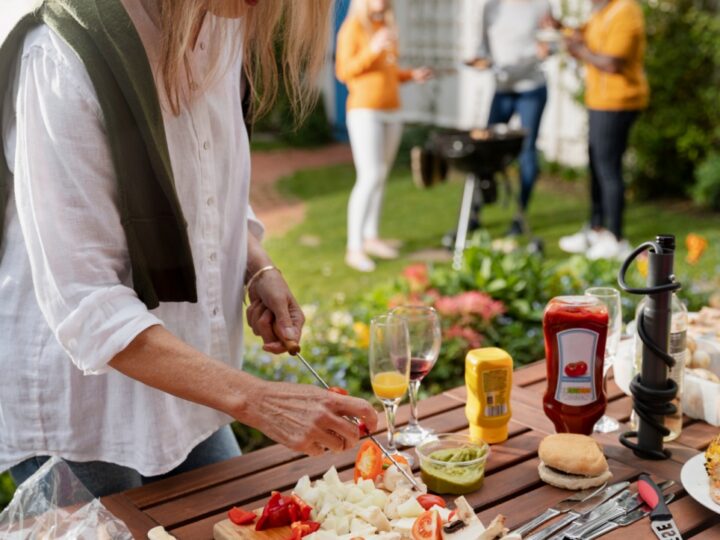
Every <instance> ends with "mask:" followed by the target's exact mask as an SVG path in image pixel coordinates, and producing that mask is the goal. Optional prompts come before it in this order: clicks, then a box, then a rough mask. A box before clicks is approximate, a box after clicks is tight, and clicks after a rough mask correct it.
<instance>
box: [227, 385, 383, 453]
mask: <svg viewBox="0 0 720 540" xmlns="http://www.w3.org/2000/svg"><path fill="white" fill-rule="evenodd" d="M243 401H244V403H245V406H244V409H243V410H240V411H237V412H236V413H235V414H233V416H235V417H236V418H237V419H238V420H240V421H241V422H243V423H245V424H248V425H250V426H252V427H255V428H257V429H259V430H260V431H262V432H263V433H264V434H265V435H267V436H268V437H270V438H271V439H273V440H274V441H276V442H278V443H280V444H283V445H285V446H287V447H288V448H290V449H292V450H296V451H298V452H304V453H306V454H308V455H311V456H315V455H318V454H322V453H324V452H326V451H328V450H329V451H332V452H342V451H344V450H347V449H348V448H352V447H353V446H355V444H357V442H358V439H359V438H360V430H359V429H358V426H356V425H355V424H353V423H351V422H350V421H348V420H347V419H345V418H343V417H344V416H348V417H353V418H358V419H360V420H361V421H363V422H364V423H365V425H366V426H367V428H368V430H369V431H370V432H372V431H374V430H375V429H376V428H377V422H378V419H377V412H376V411H375V409H373V407H372V406H371V405H370V404H369V403H368V402H367V401H365V400H364V399H359V398H355V397H351V396H344V395H340V394H336V393H334V392H329V391H327V390H324V389H322V388H318V387H317V386H310V385H305V384H291V383H283V382H266V381H262V382H261V383H260V384H259V385H257V386H256V387H255V388H253V389H252V390H251V394H250V395H249V396H247V399H245V400H243Z"/></svg>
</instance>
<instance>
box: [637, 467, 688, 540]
mask: <svg viewBox="0 0 720 540" xmlns="http://www.w3.org/2000/svg"><path fill="white" fill-rule="evenodd" d="M638 494H639V495H640V497H642V500H643V501H645V504H647V505H648V506H649V507H650V508H651V511H650V526H651V527H652V530H653V532H654V533H655V536H657V537H658V538H659V539H660V540H682V535H681V534H680V531H679V530H678V528H677V525H676V524H675V520H674V519H673V517H672V514H671V513H670V510H669V509H668V507H667V505H666V504H665V501H664V500H663V495H662V491H660V488H659V487H658V486H657V484H656V483H655V482H653V480H652V478H650V477H649V476H648V475H647V474H644V473H643V474H641V475H640V477H639V478H638Z"/></svg>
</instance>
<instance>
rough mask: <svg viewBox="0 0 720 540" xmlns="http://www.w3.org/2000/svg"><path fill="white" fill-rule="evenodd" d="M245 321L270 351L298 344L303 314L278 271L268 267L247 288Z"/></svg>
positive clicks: (285, 350) (281, 349) (280, 350)
mask: <svg viewBox="0 0 720 540" xmlns="http://www.w3.org/2000/svg"><path fill="white" fill-rule="evenodd" d="M248 295H249V297H250V306H249V307H248V309H247V320H248V324H249V325H250V327H251V328H252V330H253V333H254V334H255V335H256V336H260V337H261V338H262V340H263V349H264V350H265V351H267V352H270V353H273V354H282V353H284V352H287V347H286V346H285V344H286V343H289V342H295V343H300V339H301V335H302V329H303V325H304V324H305V315H303V312H302V309H301V308H300V305H299V304H298V303H297V300H295V297H294V296H293V294H292V293H291V292H290V288H289V287H288V285H287V283H286V282H285V279H284V278H283V276H282V274H281V273H280V272H278V271H276V270H270V271H267V272H265V273H263V274H262V275H261V276H258V279H257V280H255V281H254V282H253V283H252V286H251V287H250V290H249V291H248Z"/></svg>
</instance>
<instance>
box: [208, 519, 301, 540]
mask: <svg viewBox="0 0 720 540" xmlns="http://www.w3.org/2000/svg"><path fill="white" fill-rule="evenodd" d="M290 536H292V533H291V532H290V527H278V528H277V529H269V530H267V531H256V530H255V525H254V524H253V525H235V524H234V523H233V522H232V521H230V520H229V519H225V520H223V521H220V522H219V523H216V524H215V526H214V527H213V538H215V540H288V538H290Z"/></svg>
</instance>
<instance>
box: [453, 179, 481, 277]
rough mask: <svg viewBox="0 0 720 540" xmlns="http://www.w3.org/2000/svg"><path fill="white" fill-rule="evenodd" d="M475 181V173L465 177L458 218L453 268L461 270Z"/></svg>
mask: <svg viewBox="0 0 720 540" xmlns="http://www.w3.org/2000/svg"><path fill="white" fill-rule="evenodd" d="M475 183H476V178H475V175H473V174H468V175H467V177H466V178H465V188H464V189H463V197H462V203H460V217H459V218H458V227H457V234H456V235H455V252H454V253H453V268H454V269H455V270H460V269H461V268H462V265H463V253H464V252H465V241H466V240H467V234H468V228H469V226H470V212H471V211H472V206H473V193H474V192H475Z"/></svg>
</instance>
